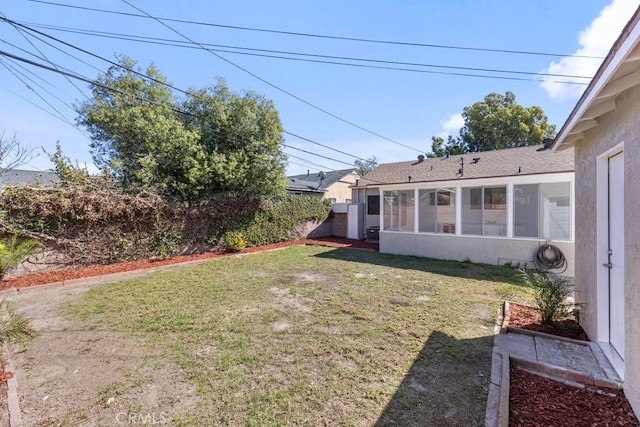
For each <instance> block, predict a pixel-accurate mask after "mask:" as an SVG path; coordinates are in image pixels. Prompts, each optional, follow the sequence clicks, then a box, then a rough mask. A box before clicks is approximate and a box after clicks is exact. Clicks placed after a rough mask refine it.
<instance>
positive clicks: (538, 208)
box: [513, 182, 571, 240]
mask: <svg viewBox="0 0 640 427" xmlns="http://www.w3.org/2000/svg"><path fill="white" fill-rule="evenodd" d="M570 192H571V184H570V183H569V182H556V183H548V184H527V185H515V186H514V188H513V205H514V206H513V207H514V215H513V235H514V236H515V237H537V238H541V239H562V240H569V239H570V238H571V203H570Z"/></svg>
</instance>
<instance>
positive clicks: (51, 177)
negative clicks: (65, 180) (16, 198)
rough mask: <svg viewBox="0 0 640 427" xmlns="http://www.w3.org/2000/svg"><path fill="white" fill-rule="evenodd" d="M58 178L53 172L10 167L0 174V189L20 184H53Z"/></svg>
mask: <svg viewBox="0 0 640 427" xmlns="http://www.w3.org/2000/svg"><path fill="white" fill-rule="evenodd" d="M58 181H60V178H58V175H57V174H56V173H54V172H42V171H28V170H22V169H10V170H7V171H3V172H2V173H1V174H0V190H1V189H2V188H3V187H11V186H21V185H54V184H56V183H57V182H58Z"/></svg>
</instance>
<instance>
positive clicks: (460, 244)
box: [380, 231, 574, 277]
mask: <svg viewBox="0 0 640 427" xmlns="http://www.w3.org/2000/svg"><path fill="white" fill-rule="evenodd" d="M545 244H546V240H537V239H513V238H512V239H506V238H494V237H486V236H457V235H455V234H443V235H436V234H415V233H399V232H389V231H381V232H380V252H383V253H390V254H396V255H415V256H423V257H429V258H439V259H447V260H453V261H466V260H469V261H471V262H477V263H484V264H494V265H504V264H505V263H508V262H510V263H511V264H512V265H514V266H516V265H517V264H518V263H520V265H521V266H524V264H525V263H527V265H528V266H529V267H533V260H534V258H535V255H536V252H537V251H538V249H539V248H540V247H541V246H543V245H545ZM553 245H554V246H556V247H558V249H560V250H561V251H562V252H563V253H564V255H565V257H566V258H567V259H568V260H570V262H569V263H568V265H567V270H566V271H565V272H564V273H563V275H565V276H570V277H571V276H573V275H574V268H573V266H574V264H573V262H572V260H573V258H574V244H573V242H569V241H566V242H562V241H554V242H553Z"/></svg>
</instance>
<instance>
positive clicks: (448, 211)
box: [418, 189, 456, 233]
mask: <svg viewBox="0 0 640 427" xmlns="http://www.w3.org/2000/svg"><path fill="white" fill-rule="evenodd" d="M455 199H456V198H455V190H454V189H444V190H420V191H419V192H418V200H419V202H418V231H421V232H430V233H455V232H456V206H455Z"/></svg>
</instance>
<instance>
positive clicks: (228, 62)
mask: <svg viewBox="0 0 640 427" xmlns="http://www.w3.org/2000/svg"><path fill="white" fill-rule="evenodd" d="M121 1H122V2H123V3H125V4H128V5H129V6H131V7H132V8H134V9H136V10H137V11H138V12H141V13H144V14H145V15H147V16H148V17H149V18H151V19H153V20H154V21H156V22H158V23H159V24H161V25H162V26H164V27H166V28H168V29H169V30H171V31H173V32H174V33H176V34H178V35H179V36H180V37H183V38H184V39H186V40H189V41H190V42H191V43H193V44H195V45H197V46H200V48H202V49H203V50H205V51H207V52H209V53H211V54H212V55H214V56H215V57H217V58H219V59H220V60H222V61H224V62H226V63H227V64H229V65H231V66H233V67H235V68H237V69H239V70H241V71H243V72H245V73H247V74H249V75H250V76H252V77H254V78H256V79H258V80H260V81H261V82H263V83H265V84H267V85H269V86H271V87H272V88H274V89H276V90H278V91H280V92H282V93H284V94H286V95H288V96H290V97H292V98H294V99H296V100H298V101H300V102H302V103H303V104H306V105H308V106H310V107H312V108H314V109H316V110H318V111H320V112H322V113H324V114H326V115H328V116H331V117H333V118H335V119H337V120H340V121H341V122H343V123H346V124H348V125H351V126H353V127H355V128H357V129H360V130H362V131H364V132H367V133H370V134H371V135H374V136H377V137H378V138H381V139H384V140H386V141H389V142H391V143H393V144H396V145H399V146H402V147H405V148H408V149H410V150H414V151H417V152H418V153H422V150H419V149H417V148H414V147H410V146H408V145H406V144H403V143H401V142H398V141H396V140H393V139H391V138H387V137H386V136H383V135H381V134H379V133H377V132H374V131H372V130H369V129H367V128H365V127H363V126H360V125H357V124H355V123H353V122H351V121H349V120H347V119H344V118H342V117H340V116H338V115H336V114H333V113H332V112H330V111H328V110H325V109H324V108H322V107H319V106H317V105H315V104H312V103H311V102H309V101H307V100H305V99H303V98H300V97H299V96H297V95H294V94H293V93H291V92H289V91H287V90H285V89H283V88H281V87H280V86H277V85H275V84H273V83H271V82H269V81H268V80H265V79H263V78H262V77H260V76H258V75H257V74H255V73H253V72H251V71H249V70H248V69H246V68H244V67H242V66H240V65H238V64H236V63H235V62H233V61H230V60H229V59H227V58H225V57H223V56H222V55H219V54H217V53H216V52H214V51H212V50H211V49H207V48H206V47H204V46H202V45H201V44H199V43H198V42H195V41H193V40H192V39H190V38H189V37H188V36H186V35H184V34H182V33H181V32H180V31H178V30H176V29H174V28H173V27H171V26H170V25H168V24H166V23H165V22H163V21H161V20H160V19H158V18H156V17H154V16H152V15H149V14H148V13H146V12H144V11H143V10H142V9H140V8H138V7H136V6H134V5H132V4H131V3H130V2H128V1H127V0H121Z"/></svg>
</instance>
